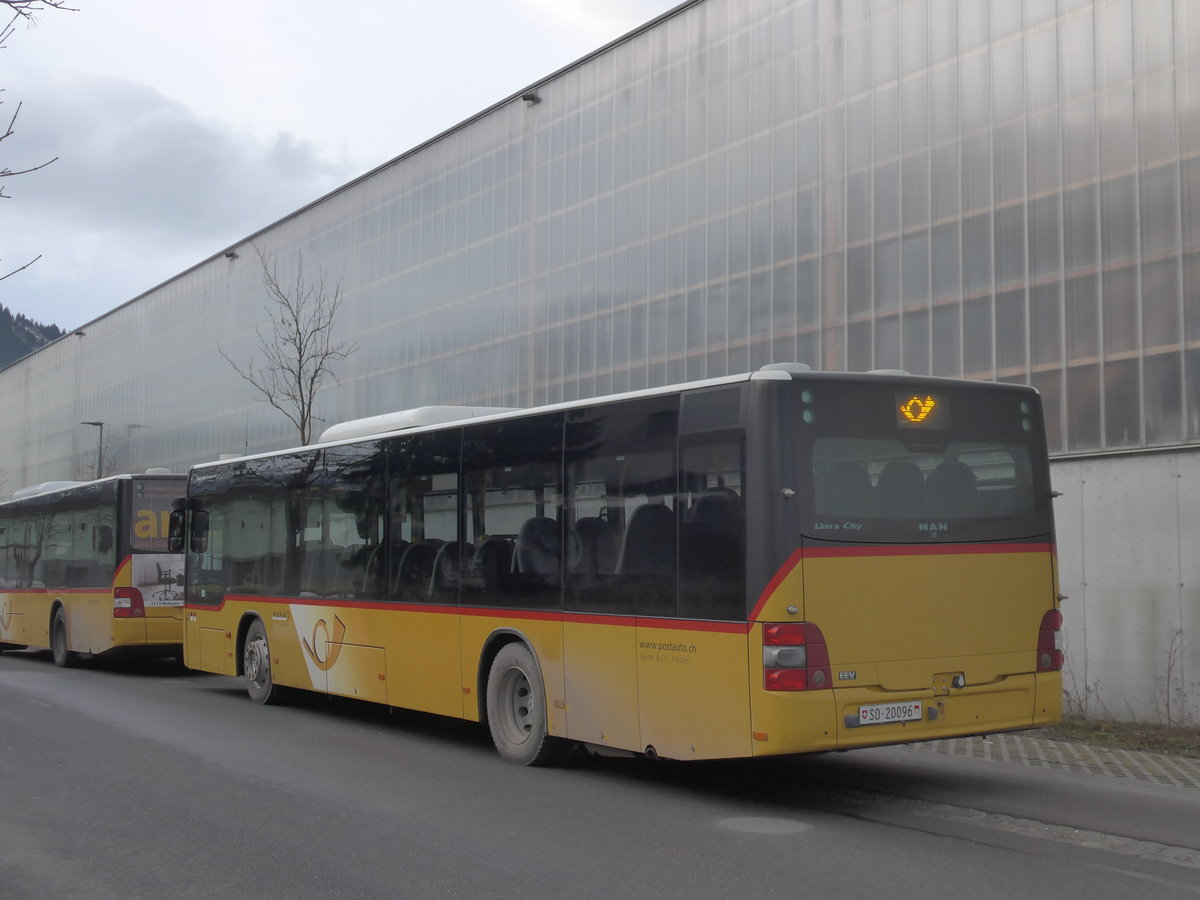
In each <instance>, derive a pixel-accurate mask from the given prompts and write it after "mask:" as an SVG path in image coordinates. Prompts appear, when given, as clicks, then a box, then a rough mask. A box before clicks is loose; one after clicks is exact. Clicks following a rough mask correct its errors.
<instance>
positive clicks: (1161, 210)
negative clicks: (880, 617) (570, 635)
mask: <svg viewBox="0 0 1200 900" xmlns="http://www.w3.org/2000/svg"><path fill="white" fill-rule="evenodd" d="M537 92H538V96H539V98H540V102H538V103H533V104H531V103H527V102H526V101H523V100H521V99H520V98H519V97H513V98H510V99H508V100H503V98H497V99H498V100H500V101H501V102H498V103H497V104H496V105H495V106H493V107H491V108H489V109H487V110H485V111H484V112H482V113H480V114H479V115H477V116H475V117H472V118H471V119H469V120H467V121H466V122H464V123H462V125H460V126H459V127H458V128H455V129H451V130H450V131H449V132H447V133H446V134H445V135H443V136H442V137H441V138H439V139H438V140H436V141H431V142H430V143H428V144H426V145H424V146H422V147H421V148H420V149H418V150H417V151H415V152H413V153H410V154H408V155H406V156H404V157H399V158H397V159H395V160H393V161H392V162H390V163H389V164H387V165H385V166H383V167H381V168H379V169H377V170H376V171H374V172H372V173H369V174H368V175H366V176H364V177H363V178H361V179H359V180H358V181H356V182H354V183H352V184H349V185H347V186H345V187H344V188H343V189H341V190H339V191H337V192H335V193H333V194H330V195H329V196H328V197H325V198H323V199H321V200H319V201H317V202H314V203H313V204H312V205H310V206H308V207H306V208H305V209H304V210H302V211H300V212H298V213H297V214H295V215H294V216H291V217H289V218H286V219H284V220H282V221H280V222H278V223H275V224H273V225H271V224H268V223H262V225H263V227H262V228H261V230H259V231H258V232H256V235H255V237H254V243H255V244H256V245H258V246H259V247H260V248H261V249H263V250H264V251H265V252H266V253H267V254H270V255H273V256H275V257H276V258H277V259H278V261H279V262H280V264H281V266H282V267H283V270H284V271H285V272H293V271H294V267H295V266H296V265H297V263H298V261H299V260H300V259H301V258H303V260H304V266H305V268H306V269H307V270H308V272H309V274H310V275H317V274H322V275H324V276H325V277H326V278H327V280H328V282H329V283H331V284H334V283H336V284H339V285H340V291H341V297H342V301H343V306H342V309H341V311H340V314H339V317H338V320H337V322H336V324H335V328H334V336H335V338H336V339H338V340H341V341H345V342H347V343H348V344H356V345H357V350H356V352H355V353H354V354H353V355H351V356H350V357H348V358H347V359H346V360H345V361H343V363H342V364H341V366H340V367H339V370H338V376H339V377H338V381H337V383H334V382H332V381H330V382H327V383H326V384H325V386H324V387H323V389H322V391H321V392H320V394H319V395H318V403H317V408H316V409H315V410H314V413H315V415H316V416H317V417H318V418H319V419H320V420H321V421H322V422H333V421H338V420H342V419H346V418H352V417H356V416H365V415H372V414H376V413H380V412H384V411H387V410H393V409H398V408H404V407H412V406H417V405H422V404H428V403H475V404H502V405H528V404H531V403H538V402H546V401H549V400H557V399H568V398H573V397H588V396H592V395H595V394H597V393H602V392H604V391H607V390H613V389H619V388H623V387H629V388H635V387H644V386H652V385H658V384H663V383H665V382H668V381H675V380H680V379H683V378H690V377H701V376H704V377H707V376H713V375H720V374H725V373H726V372H736V371H744V370H746V369H748V368H750V367H753V366H755V365H758V364H760V363H762V362H765V361H772V360H781V359H785V358H787V357H789V356H794V357H800V358H802V360H803V361H805V362H809V363H810V364H813V365H814V366H817V367H822V368H829V369H842V368H860V367H863V368H866V367H871V366H877V365H882V364H888V365H891V364H896V365H903V366H904V367H907V368H909V369H911V370H912V371H931V372H934V373H936V374H945V375H961V374H963V373H964V371H965V372H966V373H967V374H970V375H974V376H978V377H1000V378H1004V379H1006V380H1013V379H1017V380H1021V379H1026V380H1029V381H1030V382H1032V383H1034V384H1035V385H1037V386H1038V387H1039V389H1041V390H1042V391H1043V394H1044V396H1045V398H1046V404H1047V415H1048V419H1052V420H1053V422H1052V439H1051V443H1052V446H1054V447H1055V448H1056V449H1057V450H1059V451H1067V450H1069V451H1072V452H1086V451H1089V450H1099V449H1105V448H1107V447H1114V448H1118V447H1120V448H1124V447H1131V446H1138V442H1145V443H1148V444H1154V445H1162V444H1169V443H1171V442H1175V441H1194V440H1200V414H1197V413H1196V412H1195V410H1196V409H1198V408H1200V400H1198V399H1197V395H1198V394H1200V384H1198V383H1197V379H1198V377H1200V374H1198V368H1197V365H1196V363H1195V360H1194V358H1193V356H1192V355H1190V354H1193V353H1194V352H1195V351H1190V350H1188V349H1187V344H1186V343H1184V342H1191V341H1196V340H1200V306H1198V304H1200V300H1197V297H1200V263H1197V262H1196V258H1197V248H1200V163H1197V161H1196V159H1195V156H1196V154H1197V153H1200V12H1197V10H1196V8H1195V4H1194V3H1191V2H1185V0H1144V2H1143V0H1069V2H1068V0H1058V2H1056V0H870V2H867V0H856V2H853V3H834V2H827V0H803V2H800V0H755V2H753V3H747V2H743V0H701V2H699V3H696V4H694V5H692V6H688V7H686V8H682V9H679V10H678V11H677V12H675V13H674V14H672V15H670V16H668V17H666V18H665V19H663V20H662V21H660V22H658V23H657V24H656V25H655V26H654V27H652V28H647V29H643V30H641V31H639V32H637V33H635V34H633V35H631V36H629V38H628V39H627V40H625V41H623V42H619V43H617V44H615V45H614V46H612V47H610V48H609V49H607V50H605V51H604V52H603V53H598V54H594V55H592V56H591V57H588V58H585V59H583V60H581V61H579V62H578V63H577V64H575V65H572V66H568V67H566V68H565V69H564V70H562V71H560V72H558V73H557V74H555V75H553V76H548V77H547V78H545V79H544V80H543V81H542V82H541V83H540V84H539V85H538V87H537ZM233 250H234V252H235V255H231V256H229V257H226V256H225V255H224V253H222V254H220V255H218V256H216V257H214V258H213V259H210V260H207V261H203V262H200V263H199V264H198V265H197V266H195V267H194V268H191V269H189V270H188V271H187V272H185V273H184V274H182V275H180V276H179V277H178V278H176V279H173V280H171V281H169V282H167V283H166V284H164V285H162V286H160V287H158V288H156V289H154V290H151V291H149V292H148V293H147V294H145V295H144V296H142V297H140V298H138V300H137V301H136V302H134V303H130V304H128V305H126V306H124V307H122V308H120V309H118V310H116V311H114V312H113V313H111V314H110V315H108V316H106V317H103V318H101V319H99V320H97V321H96V322H94V323H90V324H89V325H88V326H87V327H85V328H84V329H82V330H83V331H84V332H85V335H84V336H80V337H74V336H71V337H70V338H69V339H64V340H63V341H60V342H59V343H57V344H55V345H52V346H51V347H48V348H46V349H44V350H43V351H41V352H40V353H37V354H34V355H33V356H31V357H29V358H28V359H27V360H24V361H22V362H20V363H18V364H17V365H16V366H13V367H10V368H9V369H7V370H4V372H3V373H0V413H3V414H4V415H5V416H6V419H5V421H11V422H15V423H21V425H22V426H23V427H20V428H12V429H9V430H8V432H7V433H6V434H5V435H2V436H0V458H3V459H4V460H5V468H6V469H8V483H9V487H12V486H13V484H14V483H16V482H20V483H22V484H23V483H26V482H29V481H34V480H39V477H40V480H48V479H50V478H60V477H75V476H77V475H79V474H81V472H82V470H83V467H84V466H85V465H87V460H89V459H92V460H94V451H95V449H96V447H95V445H96V441H97V435H96V432H97V431H98V429H97V428H96V427H94V426H81V425H78V424H77V423H79V422H81V421H104V422H105V423H106V424H105V439H106V441H110V442H111V448H112V461H113V462H114V464H118V465H119V466H120V467H122V468H131V469H134V468H137V467H140V466H144V465H150V464H164V465H167V466H169V467H172V468H175V469H177V470H182V468H183V467H185V466H186V465H188V464H189V463H191V462H195V461H198V460H202V459H210V458H213V457H214V456H216V455H218V454H220V453H223V452H245V451H255V450H266V449H271V448H276V447H281V446H285V445H287V444H291V443H295V442H296V441H297V440H298V434H297V433H296V431H295V429H294V428H293V426H291V425H290V423H288V422H287V420H286V419H285V418H284V417H283V416H281V415H280V414H279V413H277V412H275V411H273V410H271V409H270V408H269V406H268V405H267V404H265V403H264V402H263V401H262V400H261V398H260V397H258V396H256V395H255V394H254V392H253V390H252V389H251V388H250V387H249V386H248V385H247V384H246V383H245V382H244V381H242V380H241V378H240V377H239V376H238V375H237V373H236V371H235V370H234V369H233V368H232V367H231V366H230V365H229V363H227V362H226V361H225V360H224V359H223V358H222V357H221V354H220V353H217V352H216V351H217V350H218V349H219V350H220V351H222V352H224V353H226V354H227V355H228V356H229V357H230V358H231V359H233V360H235V361H238V362H241V363H245V361H247V360H249V359H251V358H253V357H254V356H255V354H256V353H258V352H260V351H259V348H258V341H257V335H256V328H259V327H261V326H262V325H263V323H264V318H263V313H262V299H263V294H262V278H261V264H260V262H259V261H258V259H257V256H256V254H255V252H254V249H253V247H252V246H251V245H250V242H249V240H246V241H242V242H240V243H239V244H237V245H236V246H235V247H234V248H233ZM7 283H8V282H6V284H7ZM151 342H153V343H151ZM164 347H168V348H171V352H169V353H164V352H163V351H162V348H164ZM129 358H137V359H138V360H139V364H138V366H137V367H136V370H132V371H131V370H130V367H129V366H128V365H127V364H126V361H127V360H128V359H129ZM1131 383H1132V387H1131ZM1173 386H1174V387H1173ZM181 410H186V415H181V414H180V411H181ZM10 461H11V462H10Z"/></svg>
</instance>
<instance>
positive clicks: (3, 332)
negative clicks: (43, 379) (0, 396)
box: [0, 303, 65, 369]
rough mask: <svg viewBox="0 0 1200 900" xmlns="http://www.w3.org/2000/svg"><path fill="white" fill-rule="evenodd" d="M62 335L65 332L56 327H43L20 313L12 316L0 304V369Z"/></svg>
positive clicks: (7, 309) (6, 308)
mask: <svg viewBox="0 0 1200 900" xmlns="http://www.w3.org/2000/svg"><path fill="white" fill-rule="evenodd" d="M63 334H65V332H64V331H63V330H62V329H61V328H59V327H58V326H57V325H43V324H42V323H41V322H35V321H33V320H32V319H27V318H25V316H23V315H21V314H20V313H17V314H16V315H13V314H12V311H11V310H9V308H8V307H7V306H5V305H4V304H2V303H0V369H3V368H4V367H5V366H7V365H11V364H12V363H14V362H16V361H17V360H18V359H20V358H21V357H22V356H25V355H26V354H27V353H32V352H33V351H34V350H36V349H38V348H39V347H43V346H45V345H46V344H48V343H50V342H51V341H53V340H57V339H58V338H60V337H62V336H63Z"/></svg>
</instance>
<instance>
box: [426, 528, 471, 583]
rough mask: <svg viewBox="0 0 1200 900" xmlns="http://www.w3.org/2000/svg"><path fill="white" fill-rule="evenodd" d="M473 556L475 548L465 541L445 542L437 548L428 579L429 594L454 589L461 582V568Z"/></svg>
mask: <svg viewBox="0 0 1200 900" xmlns="http://www.w3.org/2000/svg"><path fill="white" fill-rule="evenodd" d="M474 556H475V548H474V547H473V546H471V545H470V544H468V543H466V542H465V541H464V542H462V543H460V542H459V541H447V542H446V543H444V544H442V545H441V546H440V547H438V548H437V555H436V556H435V557H434V560H433V572H432V577H431V578H430V579H429V593H430V594H431V595H432V594H436V593H437V592H438V591H439V590H443V589H456V588H457V587H458V585H459V583H460V582H461V580H462V572H463V568H464V567H465V566H466V565H468V564H469V563H470V560H471V559H473V558H474Z"/></svg>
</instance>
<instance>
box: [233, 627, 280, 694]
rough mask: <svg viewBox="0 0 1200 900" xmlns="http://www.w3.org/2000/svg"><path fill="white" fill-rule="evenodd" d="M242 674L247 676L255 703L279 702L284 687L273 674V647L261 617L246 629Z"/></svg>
mask: <svg viewBox="0 0 1200 900" xmlns="http://www.w3.org/2000/svg"><path fill="white" fill-rule="evenodd" d="M242 674H243V675H244V676H245V678H246V693H247V694H249V695H250V699H251V700H253V701H254V702H255V703H278V702H279V701H280V698H281V696H282V688H280V687H279V686H278V685H276V684H275V679H274V678H273V677H272V675H271V647H270V645H269V644H268V643H267V630H266V628H264V627H263V623H262V620H261V619H255V620H254V621H253V622H252V623H251V625H250V628H249V629H248V630H247V631H246V643H245V644H244V645H243V646H242Z"/></svg>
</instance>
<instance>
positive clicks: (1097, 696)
mask: <svg viewBox="0 0 1200 900" xmlns="http://www.w3.org/2000/svg"><path fill="white" fill-rule="evenodd" d="M1052 477H1053V483H1054V489H1055V490H1056V491H1059V492H1061V494H1062V496H1060V497H1059V498H1058V499H1057V500H1055V512H1056V515H1057V527H1058V553H1059V566H1060V578H1061V585H1062V586H1061V591H1062V593H1063V594H1066V595H1067V598H1068V599H1066V600H1064V601H1063V605H1062V609H1063V615H1064V617H1065V619H1066V625H1065V630H1066V653H1067V665H1066V668H1065V669H1064V671H1063V684H1064V687H1065V689H1066V695H1067V698H1066V699H1067V709H1068V711H1069V712H1072V713H1078V714H1083V715H1087V716H1089V717H1094V718H1114V719H1120V720H1126V721H1139V722H1153V723H1161V724H1172V725H1180V724H1186V725H1200V450H1174V451H1167V452H1146V453H1136V454H1123V455H1119V456H1106V457H1092V458H1089V459H1064V460H1057V461H1055V462H1054V463H1053V464H1052Z"/></svg>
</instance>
